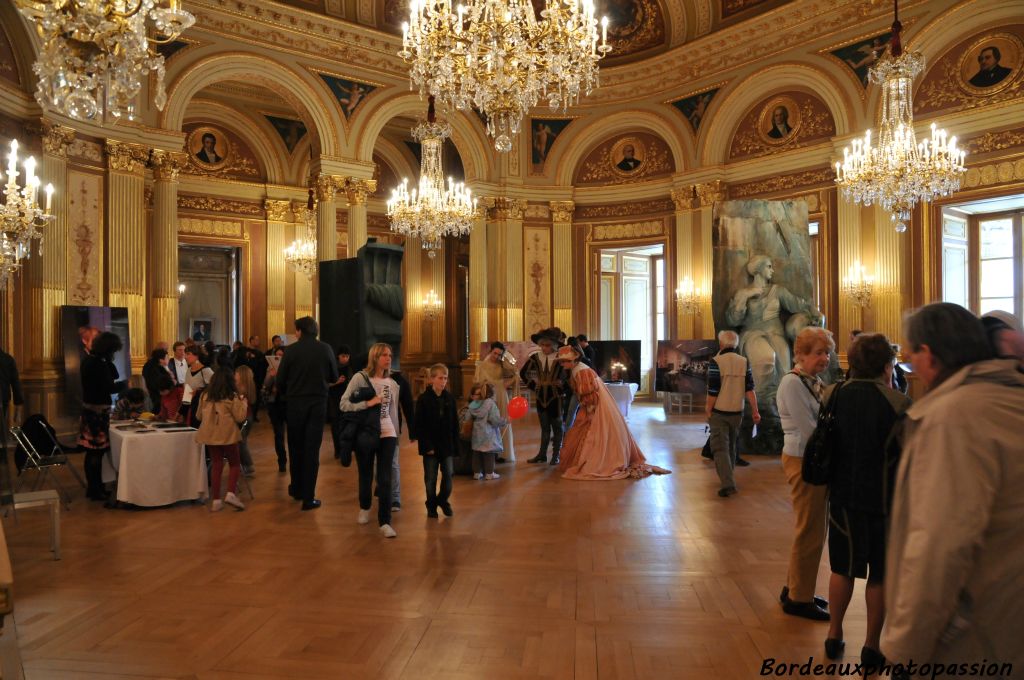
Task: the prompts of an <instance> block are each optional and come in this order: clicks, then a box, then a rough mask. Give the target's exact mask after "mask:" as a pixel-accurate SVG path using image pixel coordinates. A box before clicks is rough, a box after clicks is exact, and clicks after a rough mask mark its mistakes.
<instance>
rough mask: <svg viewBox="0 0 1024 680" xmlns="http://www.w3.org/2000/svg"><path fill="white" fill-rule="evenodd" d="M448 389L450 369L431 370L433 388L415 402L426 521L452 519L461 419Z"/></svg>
mask: <svg viewBox="0 0 1024 680" xmlns="http://www.w3.org/2000/svg"><path fill="white" fill-rule="evenodd" d="M447 387H448V367H447V366H445V365H444V364H434V365H433V366H431V367H430V386H429V387H428V388H427V389H426V390H425V391H424V392H423V394H421V395H420V397H419V399H417V400H416V419H415V428H414V429H415V431H416V434H417V436H418V441H419V449H420V455H421V456H422V457H423V483H424V484H426V487H427V503H426V505H427V517H437V509H438V508H441V512H443V513H444V516H445V517H451V516H452V506H451V504H450V503H449V502H448V498H449V497H451V494H452V472H453V469H452V456H454V455H455V447H456V445H457V442H458V437H459V418H458V415H457V413H456V410H455V397H453V396H452V394H451V392H449V391H448V390H447V389H446V388H447ZM438 470H440V471H441V490H440V492H438V490H437V472H438Z"/></svg>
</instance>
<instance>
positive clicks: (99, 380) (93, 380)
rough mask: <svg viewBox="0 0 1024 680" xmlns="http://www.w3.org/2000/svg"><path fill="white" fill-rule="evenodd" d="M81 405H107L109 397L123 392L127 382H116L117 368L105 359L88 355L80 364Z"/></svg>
mask: <svg viewBox="0 0 1024 680" xmlns="http://www.w3.org/2000/svg"><path fill="white" fill-rule="evenodd" d="M81 374H82V403H83V404H98V405H107V406H109V405H110V403H111V398H110V397H111V395H113V394H117V393H119V392H121V391H122V390H124V389H125V388H126V387H127V386H128V383H127V381H121V382H118V380H117V379H118V378H119V377H120V376H118V374H117V367H116V366H114V364H113V363H111V362H110V361H107V360H106V359H101V358H100V357H97V356H92V355H89V356H87V357H86V358H85V361H83V362H82V368H81Z"/></svg>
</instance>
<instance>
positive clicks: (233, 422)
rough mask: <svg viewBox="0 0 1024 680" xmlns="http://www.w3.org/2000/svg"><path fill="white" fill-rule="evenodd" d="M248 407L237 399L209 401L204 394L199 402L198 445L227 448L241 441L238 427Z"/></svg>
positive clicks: (243, 420) (243, 419) (242, 421)
mask: <svg viewBox="0 0 1024 680" xmlns="http://www.w3.org/2000/svg"><path fill="white" fill-rule="evenodd" d="M247 410H248V407H247V405H246V403H245V402H244V401H242V400H241V399H239V398H238V397H235V398H233V399H232V400H231V401H210V400H209V399H207V398H206V395H205V394H204V395H203V396H202V397H200V400H199V418H200V419H201V420H202V422H201V423H200V424H199V431H198V432H196V441H197V442H199V443H200V444H214V445H218V446H227V445H228V444H236V443H238V442H240V441H242V433H241V430H239V428H238V426H239V425H241V424H242V423H244V422H245V415H246V412H247Z"/></svg>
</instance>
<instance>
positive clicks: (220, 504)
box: [210, 498, 224, 512]
mask: <svg viewBox="0 0 1024 680" xmlns="http://www.w3.org/2000/svg"><path fill="white" fill-rule="evenodd" d="M223 508H224V501H222V500H221V499H219V498H215V499H213V502H212V503H210V512H220V511H221V510H222V509H223Z"/></svg>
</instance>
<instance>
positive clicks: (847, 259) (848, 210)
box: [836, 197, 864, 353]
mask: <svg viewBox="0 0 1024 680" xmlns="http://www.w3.org/2000/svg"><path fill="white" fill-rule="evenodd" d="M836 220H837V222H836V224H837V227H838V229H837V232H838V244H837V245H838V252H839V271H838V272H836V273H837V275H838V279H839V282H842V279H843V277H844V276H846V273H847V272H848V271H850V267H852V266H853V263H854V261H861V262H863V260H864V257H863V256H862V253H861V207H860V206H859V205H857V204H856V203H853V202H852V201H847V200H845V199H843V198H842V197H840V199H839V205H838V210H837V212H836ZM863 326H864V318H863V314H862V311H861V308H860V307H858V306H857V305H855V304H853V303H852V302H851V301H850V299H849V298H848V297H846V296H845V295H843V294H842V292H841V291H840V295H839V325H838V326H837V327H836V336H837V337H836V345H837V347H838V348H839V351H840V352H841V353H845V352H846V350H847V349H848V348H849V344H850V340H849V337H850V331H851V330H853V329H854V328H862V327H863Z"/></svg>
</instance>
